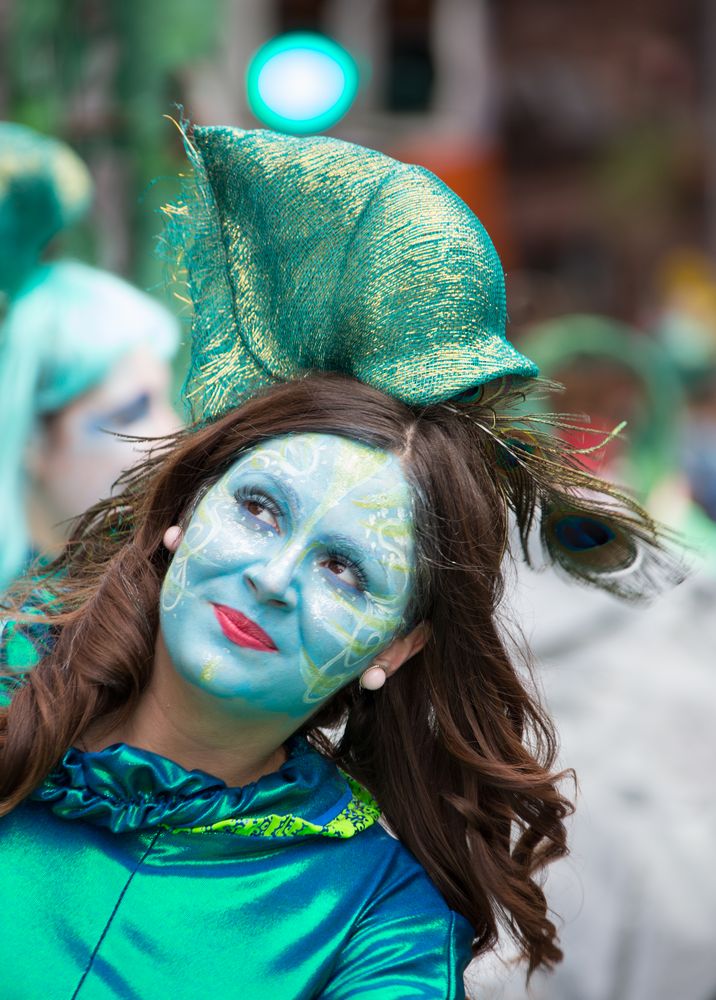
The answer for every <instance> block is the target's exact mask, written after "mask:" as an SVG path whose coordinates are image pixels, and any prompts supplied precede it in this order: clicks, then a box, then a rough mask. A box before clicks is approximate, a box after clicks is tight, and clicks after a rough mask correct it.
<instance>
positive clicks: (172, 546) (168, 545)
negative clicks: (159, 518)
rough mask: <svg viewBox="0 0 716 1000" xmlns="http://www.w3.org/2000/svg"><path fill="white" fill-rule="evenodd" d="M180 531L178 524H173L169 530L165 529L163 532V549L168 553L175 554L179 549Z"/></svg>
mask: <svg viewBox="0 0 716 1000" xmlns="http://www.w3.org/2000/svg"><path fill="white" fill-rule="evenodd" d="M181 536H182V530H181V528H180V527H179V525H178V524H173V525H172V526H171V528H167V530H166V531H165V532H164V537H163V538H162V541H163V542H164V548H165V549H169V551H170V552H176V550H177V549H178V548H179V542H180V541H181Z"/></svg>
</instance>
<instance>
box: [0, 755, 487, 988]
mask: <svg viewBox="0 0 716 1000" xmlns="http://www.w3.org/2000/svg"><path fill="white" fill-rule="evenodd" d="M377 816H378V810H377V808H376V806H375V803H374V802H373V801H372V799H371V798H370V796H369V795H368V793H367V792H366V791H365V790H364V789H362V788H361V787H360V786H358V785H356V784H355V783H354V782H352V781H350V782H349V780H347V779H346V777H345V776H344V775H343V774H342V773H341V772H340V771H339V770H338V769H337V768H336V767H335V766H334V765H333V764H331V763H330V762H329V761H327V760H326V759H325V758H323V757H322V756H321V755H320V754H318V753H317V752H316V751H315V750H313V749H312V748H310V747H309V746H308V744H307V743H306V742H305V741H304V740H303V739H301V738H295V739H294V740H293V741H292V743H291V747H290V753H289V757H288V759H287V761H286V762H285V763H284V764H283V765H282V767H281V768H280V769H279V771H277V772H276V773H274V774H270V775H266V776H265V777H263V778H261V779H260V780H259V781H257V782H256V783H254V784H252V785H247V786H246V787H244V788H228V787H227V786H226V785H225V784H224V783H223V782H222V781H220V780H219V779H218V778H214V777H212V776H210V775H208V774H205V773H203V772H201V771H185V770H184V769H183V768H181V767H180V766H179V765H178V764H175V763H174V762H172V761H169V760H166V759H165V758H163V757H159V756H157V755H155V754H152V753H150V752H148V751H144V750H139V749H136V748H133V747H129V746H126V745H123V744H117V745H115V746H112V747H109V748H107V749H105V750H101V751H99V752H97V753H82V752H80V751H79V750H77V749H75V748H71V749H70V750H68V751H67V753H66V754H65V756H64V757H63V759H62V761H61V762H60V764H59V765H58V767H57V768H56V769H55V771H54V772H53V773H52V774H51V775H50V777H49V778H48V779H47V780H46V781H45V783H44V784H43V785H42V786H41V787H40V788H39V789H38V790H37V791H36V792H35V793H34V794H33V795H32V796H31V798H30V799H29V800H27V801H26V802H25V803H23V805H21V806H20V807H18V808H17V809H15V810H14V811H13V812H12V813H10V814H9V815H8V816H6V817H3V818H2V819H0V851H1V852H2V859H3V863H2V878H0V913H1V914H2V918H1V920H0V924H1V925H2V931H1V933H0V969H2V974H1V978H2V986H1V987H0V995H1V996H2V998H3V1000H37V998H40V997H42V998H43V1000H74V998H77V1000H120V998H121V1000H130V998H131V1000H159V998H163V997H171V998H172V1000H197V998H199V997H220V998H222V1000H233V998H236V1000H244V998H249V997H251V998H253V997H256V998H257V1000H258V998H268V997H270V998H272V1000H304V998H306V1000H307V998H312V997H316V998H321V1000H349V998H350V1000H361V998H366V1000H368V998H370V1000H408V998H412V997H425V998H427V997H430V998H433V1000H448V998H449V1000H453V998H455V1000H458V998H463V997H464V991H463V985H462V973H463V970H464V968H465V966H466V964H467V963H468V961H469V959H470V943H471V940H472V931H471V928H470V927H469V925H468V924H467V922H466V921H465V920H464V919H463V918H462V917H461V916H459V915H458V914H456V913H453V912H451V911H450V910H449V909H448V907H447V906H446V904H445V902H444V901H443V899H442V897H441V896H440V895H439V893H438V892H437V890H436V889H435V888H434V887H433V885H432V884H431V883H430V881H429V880H428V878H427V877H426V875H425V873H424V871H423V870H422V868H421V867H420V866H419V865H418V863H417V861H415V859H414V858H413V857H412V855H411V854H409V852H408V851H407V850H406V849H405V848H404V847H402V845H401V844H400V843H398V841H396V840H394V839H393V838H392V837H391V836H389V834H388V833H386V832H385V830H383V828H382V827H381V826H380V825H379V823H378V822H377Z"/></svg>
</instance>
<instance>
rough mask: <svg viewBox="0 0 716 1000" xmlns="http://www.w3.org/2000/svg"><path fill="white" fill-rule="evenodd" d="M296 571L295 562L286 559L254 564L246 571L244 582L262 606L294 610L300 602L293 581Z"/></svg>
mask: <svg viewBox="0 0 716 1000" xmlns="http://www.w3.org/2000/svg"><path fill="white" fill-rule="evenodd" d="M295 569H296V563H295V561H294V560H293V559H290V558H285V557H284V558H278V559H273V560H271V562H265V563H254V565H253V566H249V567H248V569H246V570H245V571H244V580H245V582H246V586H247V587H248V588H249V590H250V591H251V592H252V593H253V594H254V596H255V597H256V599H257V600H258V601H261V603H262V604H271V605H273V606H275V607H282V608H286V609H287V610H293V609H294V608H295V607H296V604H297V602H298V595H297V593H296V587H295V585H294V580H293V577H294V573H295Z"/></svg>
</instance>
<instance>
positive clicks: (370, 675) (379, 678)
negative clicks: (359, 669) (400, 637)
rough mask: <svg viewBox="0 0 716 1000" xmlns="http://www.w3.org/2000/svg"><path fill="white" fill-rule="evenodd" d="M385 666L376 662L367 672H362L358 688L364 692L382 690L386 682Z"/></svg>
mask: <svg viewBox="0 0 716 1000" xmlns="http://www.w3.org/2000/svg"><path fill="white" fill-rule="evenodd" d="M385 667H386V665H385V664H384V663H380V662H379V661H378V660H376V662H375V663H374V664H373V665H372V666H371V667H368V669H367V670H365V671H363V673H362V674H361V678H360V682H359V683H360V686H361V687H362V688H363V689H364V690H366V691H377V690H378V689H379V688H382V687H383V685H384V684H385V681H386V677H387V675H386V672H385Z"/></svg>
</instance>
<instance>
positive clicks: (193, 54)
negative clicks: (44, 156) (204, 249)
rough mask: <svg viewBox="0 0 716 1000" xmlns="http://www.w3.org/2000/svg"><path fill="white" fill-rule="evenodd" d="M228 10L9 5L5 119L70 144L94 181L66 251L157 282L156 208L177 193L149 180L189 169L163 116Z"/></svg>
mask: <svg viewBox="0 0 716 1000" xmlns="http://www.w3.org/2000/svg"><path fill="white" fill-rule="evenodd" d="M225 3H226V0H199V2H197V0H29V2H28V0H10V2H9V3H8V6H7V10H6V13H5V17H4V19H3V34H4V35H5V37H4V39H3V45H2V55H3V70H2V73H3V78H4V79H3V97H4V103H5V105H6V106H5V108H4V109H3V114H4V116H5V117H7V118H10V119H13V120H15V121H19V122H22V123H24V124H27V125H30V126H32V127H34V128H37V129H38V130H40V131H42V132H46V133H50V134H53V135H56V136H58V137H60V138H62V139H64V140H66V141H67V142H68V143H70V145H72V146H73V147H74V148H75V149H76V150H77V152H78V153H79V154H80V155H81V156H82V157H83V158H84V159H85V160H86V161H87V162H88V164H89V166H90V169H91V170H92V172H93V174H94V175H95V179H96V181H97V184H98V189H97V195H96V202H95V210H94V212H93V213H92V216H91V218H90V219H89V220H88V221H87V222H86V223H85V225H84V227H82V228H81V229H80V230H78V231H77V232H75V233H72V234H68V236H67V237H65V239H64V241H63V248H62V249H63V251H68V252H71V253H74V254H76V255H78V256H81V257H83V258H84V259H86V260H88V261H90V262H93V263H99V264H109V265H110V266H114V267H115V268H116V269H118V270H120V271H123V272H124V273H125V274H126V275H127V276H129V277H131V278H134V279H135V280H136V281H137V282H138V283H139V284H140V285H141V286H142V287H149V286H152V285H154V284H156V283H157V282H158V281H160V280H161V264H160V263H159V262H158V261H156V260H155V258H154V256H153V242H154V238H155V236H156V234H157V232H158V230H159V228H160V223H159V220H158V219H157V217H156V214H155V212H154V211H153V210H154V209H156V208H157V207H158V206H159V204H161V203H162V202H163V201H166V200H167V199H168V198H170V197H172V195H173V193H174V191H175V190H176V188H175V186H174V185H173V184H172V182H171V181H169V180H167V181H166V182H162V183H160V184H157V185H153V181H154V180H155V179H157V178H163V177H167V178H171V177H175V176H176V174H177V172H178V171H179V170H181V169H182V168H183V165H184V158H183V154H182V151H181V143H180V142H179V138H178V135H177V133H176V130H175V129H174V128H173V127H172V126H171V124H170V123H168V122H166V121H165V120H164V119H163V117H162V116H163V115H165V114H175V113H176V109H175V105H176V104H177V103H181V102H182V101H183V100H184V97H185V87H186V73H187V71H188V70H190V69H191V67H192V65H194V64H197V63H198V62H201V61H203V60H206V59H207V58H210V57H211V56H212V54H214V52H215V51H216V48H217V43H218V38H219V35H220V28H221V24H222V21H223V17H222V15H223V12H224V7H225ZM108 226H109V227H111V228H112V229H113V230H114V232H108V231H107V230H108ZM113 239H115V240H116V243H115V246H116V247H117V248H118V251H117V253H116V254H115V255H114V258H113V257H112V253H111V247H112V240H113ZM108 248H109V251H110V252H108Z"/></svg>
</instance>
